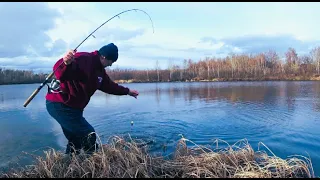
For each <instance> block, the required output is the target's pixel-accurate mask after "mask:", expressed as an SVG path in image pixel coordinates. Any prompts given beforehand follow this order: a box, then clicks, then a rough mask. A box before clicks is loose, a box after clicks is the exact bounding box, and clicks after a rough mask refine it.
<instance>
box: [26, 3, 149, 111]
mask: <svg viewBox="0 0 320 180" xmlns="http://www.w3.org/2000/svg"><path fill="white" fill-rule="evenodd" d="M129 11H135V12H137V11H140V12H143V13H144V14H146V15H147V16H148V17H149V19H150V21H151V24H152V30H153V33H154V27H153V21H152V19H151V17H150V16H149V14H148V13H147V12H145V11H144V10H141V9H128V10H125V11H122V12H120V13H118V14H116V15H114V16H113V17H111V18H110V19H108V20H107V21H105V22H104V23H102V24H101V25H100V26H99V27H97V28H96V29H95V30H94V31H93V32H92V33H90V34H89V35H88V36H87V37H86V38H85V39H84V40H83V41H82V42H81V43H80V44H79V45H78V46H77V47H76V48H75V49H74V52H76V51H77V49H78V48H79V47H80V46H81V44H82V43H84V42H85V41H86V40H87V39H88V38H89V37H90V36H92V37H93V38H96V37H95V36H94V35H93V33H95V32H96V31H97V30H98V29H100V28H101V27H102V26H103V25H105V24H106V23H108V22H109V21H111V20H112V19H113V18H115V17H118V18H120V15H121V14H123V13H126V12H129ZM62 64H63V61H62V62H61V63H60V64H59V66H58V67H57V68H56V69H54V70H53V72H52V73H51V74H49V75H48V76H47V77H46V79H45V80H44V82H43V83H41V85H40V86H39V87H38V88H37V89H36V90H35V91H34V92H33V93H32V94H31V95H30V97H29V98H28V99H27V100H26V102H25V103H24V104H23V106H24V107H27V105H28V104H29V103H30V102H31V100H32V99H33V98H34V97H35V96H36V95H37V94H38V92H39V91H40V90H41V88H42V87H43V86H44V85H45V84H46V83H47V82H48V80H49V79H50V78H51V77H52V76H53V75H54V72H55V71H56V70H57V69H58V68H59V67H60V66H61V65H62Z"/></svg>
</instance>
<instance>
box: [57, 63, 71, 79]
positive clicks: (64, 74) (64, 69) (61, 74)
mask: <svg viewBox="0 0 320 180" xmlns="http://www.w3.org/2000/svg"><path fill="white" fill-rule="evenodd" d="M61 63H62V64H61ZM60 64H61V66H60V67H59V65H60ZM57 68H58V69H57ZM55 69H57V70H56V71H55V72H54V75H55V76H56V78H57V79H59V80H60V81H64V80H66V79H68V77H69V76H70V75H71V74H72V73H71V64H69V65H66V64H65V63H63V58H61V59H59V60H58V61H57V62H56V64H55V65H54V66H53V71H54V70H55Z"/></svg>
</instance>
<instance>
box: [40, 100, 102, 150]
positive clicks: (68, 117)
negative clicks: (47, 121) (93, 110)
mask: <svg viewBox="0 0 320 180" xmlns="http://www.w3.org/2000/svg"><path fill="white" fill-rule="evenodd" d="M46 107H47V111H48V113H49V114H50V115H51V116H52V117H53V118H54V119H55V120H56V121H57V122H58V123H59V124H60V126H61V128H62V131H63V133H64V135H65V137H66V138H67V139H68V144H67V149H66V153H67V154H69V153H73V152H75V153H77V154H78V153H79V152H80V150H81V149H83V150H84V151H85V152H86V153H89V154H90V153H92V152H93V151H94V150H95V148H97V146H96V134H95V130H94V128H93V127H92V126H91V125H90V124H89V123H88V122H87V121H86V119H85V118H84V117H83V111H82V110H79V109H74V108H71V107H69V106H66V105H64V104H62V103H57V102H51V101H46ZM90 133H91V134H90ZM89 134H90V135H89Z"/></svg>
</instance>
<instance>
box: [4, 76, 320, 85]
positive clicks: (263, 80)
mask: <svg viewBox="0 0 320 180" xmlns="http://www.w3.org/2000/svg"><path fill="white" fill-rule="evenodd" d="M273 81H274V82H280V81H295V82H299V81H301V82H303V81H320V77H311V78H302V77H295V78H281V79H280V78H263V79H256V78H245V79H240V78H239V79H238V78H220V79H218V78H214V79H212V80H206V79H203V80H194V79H191V80H182V81H181V80H180V81H141V80H134V79H129V80H114V82H115V83H118V84H132V83H179V82H181V83H190V82H273ZM42 82H43V81H41V82H33V83H25V82H21V83H4V84H0V86H1V85H23V84H39V85H40V84H41V83H42Z"/></svg>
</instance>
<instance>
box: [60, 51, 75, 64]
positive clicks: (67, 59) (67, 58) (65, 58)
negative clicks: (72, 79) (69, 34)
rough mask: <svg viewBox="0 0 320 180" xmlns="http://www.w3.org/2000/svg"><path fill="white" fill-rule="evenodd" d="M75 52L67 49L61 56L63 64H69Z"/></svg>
mask: <svg viewBox="0 0 320 180" xmlns="http://www.w3.org/2000/svg"><path fill="white" fill-rule="evenodd" d="M75 53H76V52H75V51H74V50H69V51H68V52H67V53H66V54H65V55H64V56H63V62H64V64H65V65H69V64H71V63H72V61H74V54H75Z"/></svg>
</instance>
